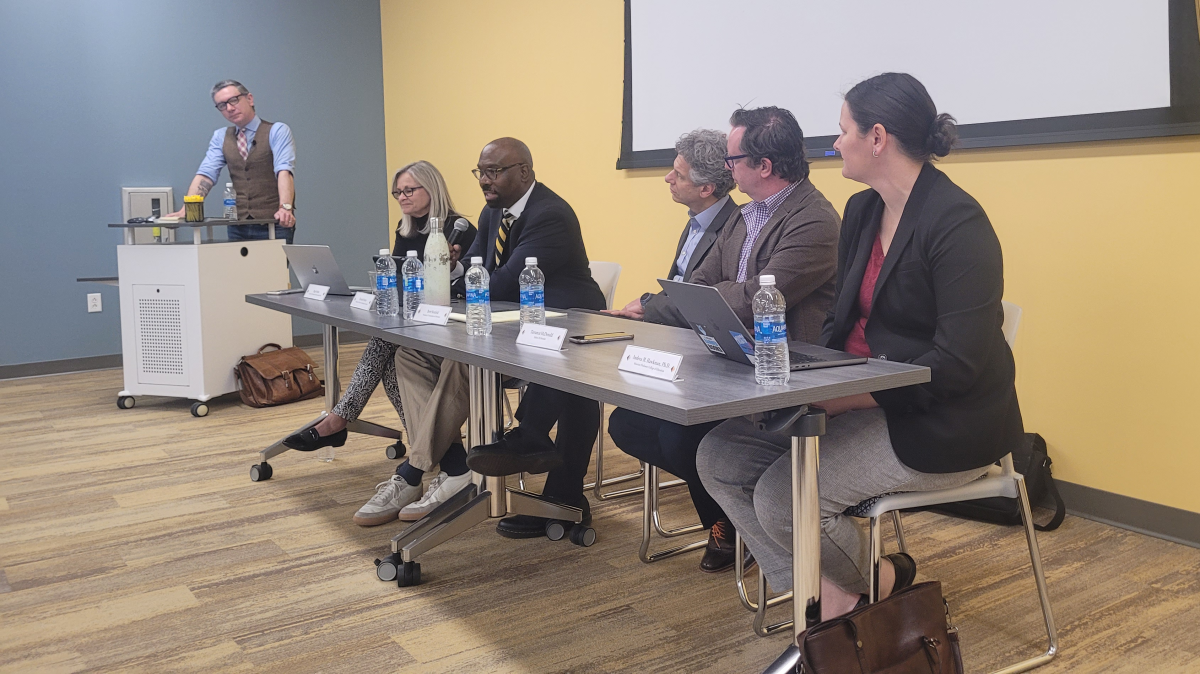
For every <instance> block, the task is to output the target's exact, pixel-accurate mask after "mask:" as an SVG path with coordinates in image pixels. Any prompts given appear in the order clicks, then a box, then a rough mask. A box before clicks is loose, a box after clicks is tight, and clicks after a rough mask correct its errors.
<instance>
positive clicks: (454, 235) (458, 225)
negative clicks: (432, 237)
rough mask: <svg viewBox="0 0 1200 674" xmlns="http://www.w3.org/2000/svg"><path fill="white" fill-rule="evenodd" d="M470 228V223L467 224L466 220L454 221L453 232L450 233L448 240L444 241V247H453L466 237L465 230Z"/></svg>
mask: <svg viewBox="0 0 1200 674" xmlns="http://www.w3.org/2000/svg"><path fill="white" fill-rule="evenodd" d="M470 226H471V223H469V222H467V219H466V218H459V219H457V220H455V221H454V231H453V232H450V238H448V239H446V245H447V246H453V245H456V244H457V243H458V242H460V241H462V239H463V237H464V236H466V235H467V229H468V228H469V227H470Z"/></svg>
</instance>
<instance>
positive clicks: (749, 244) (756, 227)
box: [737, 183, 800, 283]
mask: <svg viewBox="0 0 1200 674" xmlns="http://www.w3.org/2000/svg"><path fill="white" fill-rule="evenodd" d="M799 185H800V183H792V184H790V185H788V186H787V187H785V188H783V189H781V190H779V191H778V192H776V193H775V194H772V195H771V196H769V197H767V198H766V199H763V200H762V201H751V202H750V203H748V204H746V205H745V206H742V219H743V220H745V221H746V241H745V243H743V244H742V254H741V256H740V257H739V258H738V273H737V282H738V283H745V282H746V264H747V263H748V262H749V261H750V251H751V250H753V249H754V242H755V241H757V240H758V234H759V232H761V231H762V228H763V225H765V224H767V220H770V219H771V215H772V214H773V213H775V209H776V208H779V204H782V203H783V202H784V200H785V199H787V198H788V197H789V196H791V194H792V192H794V191H796V187H797V186H799Z"/></svg>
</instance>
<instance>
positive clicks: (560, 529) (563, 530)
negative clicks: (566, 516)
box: [546, 520, 567, 541]
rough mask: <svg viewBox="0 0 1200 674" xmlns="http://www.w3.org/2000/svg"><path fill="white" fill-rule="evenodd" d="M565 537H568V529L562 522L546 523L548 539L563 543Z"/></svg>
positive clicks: (552, 521)
mask: <svg viewBox="0 0 1200 674" xmlns="http://www.w3.org/2000/svg"><path fill="white" fill-rule="evenodd" d="M565 535H567V527H566V525H565V524H563V521H562V520H550V521H549V522H546V538H549V539H550V540H552V541H561V540H562V538H563V536H565Z"/></svg>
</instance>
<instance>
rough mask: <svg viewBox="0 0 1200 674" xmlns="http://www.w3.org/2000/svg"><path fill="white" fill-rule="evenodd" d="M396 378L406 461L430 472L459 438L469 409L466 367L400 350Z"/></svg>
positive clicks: (407, 350)
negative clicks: (405, 424)
mask: <svg viewBox="0 0 1200 674" xmlns="http://www.w3.org/2000/svg"><path fill="white" fill-rule="evenodd" d="M396 379H397V381H398V382H399V384H400V397H401V398H402V399H403V400H404V416H405V418H406V419H407V421H408V448H409V449H408V462H409V463H410V464H411V465H412V467H413V468H418V469H420V470H425V471H427V470H430V469H431V468H433V467H434V466H435V465H436V464H437V463H438V462H440V461H441V460H442V457H443V456H444V455H445V454H446V450H447V449H449V448H450V445H451V444H453V443H456V442H459V441H460V440H461V438H462V425H463V424H464V423H466V421H467V415H468V414H469V413H470V410H471V400H470V383H469V380H468V376H467V366H466V365H464V364H463V363H459V362H456V361H453V360H444V359H442V358H439V357H437V356H431V355H429V354H427V353H422V352H420V351H414V350H413V349H408V348H404V347H401V348H399V349H397V350H396Z"/></svg>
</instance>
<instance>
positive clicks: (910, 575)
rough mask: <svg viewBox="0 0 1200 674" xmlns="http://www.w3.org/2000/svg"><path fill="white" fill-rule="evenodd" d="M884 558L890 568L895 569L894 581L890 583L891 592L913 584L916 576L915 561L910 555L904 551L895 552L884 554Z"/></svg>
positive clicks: (893, 592)
mask: <svg viewBox="0 0 1200 674" xmlns="http://www.w3.org/2000/svg"><path fill="white" fill-rule="evenodd" d="M884 559H887V560H889V561H890V562H891V563H892V568H893V569H895V570H896V582H895V583H893V584H892V594H896V593H897V592H899V591H900V590H903V589H904V588H906V587H908V586H910V585H912V584H913V581H914V580H916V578H917V562H916V561H915V560H913V558H912V557H909V556H908V554H907V553H904V552H896V553H893V554H890V555H885V556H884ZM888 596H891V595H888Z"/></svg>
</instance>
